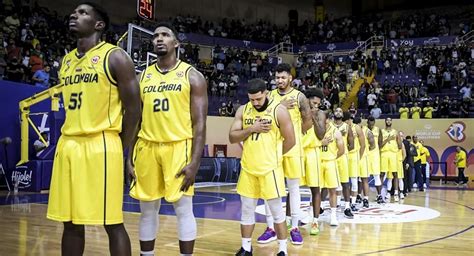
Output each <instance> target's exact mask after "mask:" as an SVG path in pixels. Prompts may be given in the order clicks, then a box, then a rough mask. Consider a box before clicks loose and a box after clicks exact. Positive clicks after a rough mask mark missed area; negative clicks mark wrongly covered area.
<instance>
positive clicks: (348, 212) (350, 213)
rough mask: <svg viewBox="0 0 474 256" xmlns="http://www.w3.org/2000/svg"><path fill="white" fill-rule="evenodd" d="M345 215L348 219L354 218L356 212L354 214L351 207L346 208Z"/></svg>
mask: <svg viewBox="0 0 474 256" xmlns="http://www.w3.org/2000/svg"><path fill="white" fill-rule="evenodd" d="M344 216H346V218H348V219H353V218H354V214H352V211H351V208H346V209H345V210H344Z"/></svg>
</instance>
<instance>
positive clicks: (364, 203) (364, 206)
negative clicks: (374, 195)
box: [362, 199, 369, 208]
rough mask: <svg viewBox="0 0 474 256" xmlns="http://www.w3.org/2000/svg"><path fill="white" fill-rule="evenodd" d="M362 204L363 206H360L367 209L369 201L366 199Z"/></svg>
mask: <svg viewBox="0 0 474 256" xmlns="http://www.w3.org/2000/svg"><path fill="white" fill-rule="evenodd" d="M362 202H363V205H362V207H363V208H369V200H368V199H364V200H363V201H362Z"/></svg>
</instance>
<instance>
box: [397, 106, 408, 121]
mask: <svg viewBox="0 0 474 256" xmlns="http://www.w3.org/2000/svg"><path fill="white" fill-rule="evenodd" d="M398 112H399V113H400V119H408V112H409V111H408V108H407V107H401V108H400V109H399V110H398Z"/></svg>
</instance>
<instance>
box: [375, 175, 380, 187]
mask: <svg viewBox="0 0 474 256" xmlns="http://www.w3.org/2000/svg"><path fill="white" fill-rule="evenodd" d="M374 182H375V186H380V185H382V181H381V180H380V175H378V174H376V175H374Z"/></svg>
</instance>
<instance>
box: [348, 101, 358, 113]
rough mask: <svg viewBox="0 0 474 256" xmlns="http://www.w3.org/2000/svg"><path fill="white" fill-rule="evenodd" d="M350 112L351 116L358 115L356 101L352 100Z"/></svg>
mask: <svg viewBox="0 0 474 256" xmlns="http://www.w3.org/2000/svg"><path fill="white" fill-rule="evenodd" d="M349 113H351V116H356V115H357V108H356V107H355V103H354V102H351V106H350V107H349Z"/></svg>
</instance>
